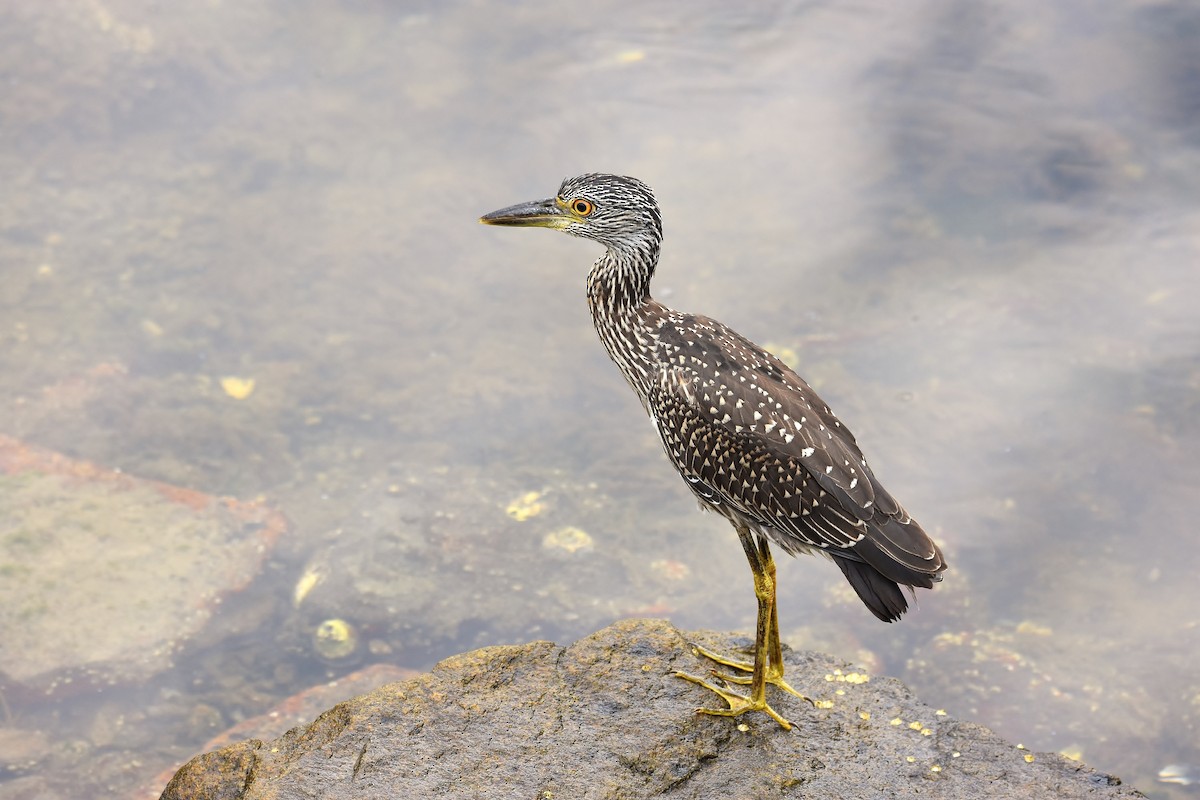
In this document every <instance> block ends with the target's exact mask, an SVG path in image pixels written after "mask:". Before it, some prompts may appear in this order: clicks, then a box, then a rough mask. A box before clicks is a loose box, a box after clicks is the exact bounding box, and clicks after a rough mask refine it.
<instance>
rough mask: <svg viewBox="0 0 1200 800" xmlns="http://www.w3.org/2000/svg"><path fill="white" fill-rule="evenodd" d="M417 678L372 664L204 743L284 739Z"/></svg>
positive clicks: (165, 777)
mask: <svg viewBox="0 0 1200 800" xmlns="http://www.w3.org/2000/svg"><path fill="white" fill-rule="evenodd" d="M416 674H417V673H415V672H414V671H413V670H411V669H403V668H401V667H396V666H392V665H391V664H372V665H371V666H369V667H364V668H363V669H360V670H358V671H357V672H352V673H350V674H349V675H343V676H342V677H340V678H338V679H337V680H335V681H329V682H328V683H322V684H319V685H317V686H312V687H310V688H308V689H305V690H304V691H302V692H299V693H298V694H295V695H293V696H291V697H289V698H287V699H285V700H283V701H282V702H280V703H279V704H277V705H276V706H275V707H274V708H272V709H270V710H268V711H266V712H264V713H262V714H259V715H258V716H256V717H251V718H250V719H246V720H243V721H241V722H239V723H238V724H236V725H234V726H233V727H232V728H229V729H227V730H225V731H224V732H222V733H220V734H219V735H217V736H215V737H214V738H212V739H209V740H208V742H207V743H205V745H204V749H205V750H216V749H218V748H223V749H222V750H221V752H225V750H228V749H229V746H230V745H234V744H236V743H238V742H242V741H245V740H247V739H254V738H257V739H269V738H273V737H276V736H282V735H283V734H284V732H285V731H287V730H289V729H291V728H294V727H296V726H297V725H302V724H305V723H307V722H310V721H311V720H313V719H316V717H317V716H318V715H320V713H321V712H322V711H324V710H325V709H326V708H328V707H329V706H330V705H331V704H333V703H338V702H341V701H343V700H347V699H349V698H351V697H353V696H355V695H358V694H362V693H364V692H368V691H371V690H372V689H377V688H379V687H380V686H383V685H384V684H387V683H395V682H396V681H401V680H405V679H408V678H412V677H414V676H415V675H416ZM0 734H3V730H0ZM2 743H3V736H0V744H2ZM0 765H3V759H0ZM179 766H180V764H179V762H175V764H174V765H173V766H171V767H170V769H168V770H167V771H166V772H165V774H162V775H159V776H158V778H157V779H156V780H155V781H154V782H153V783H149V784H148V785H147V786H146V787H145V788H144V789H143V790H142V791H140V792H138V793H137V794H136V795H135V796H136V797H154V796H155V795H156V794H157V793H158V792H159V790H160V789H161V788H162V787H163V786H164V785H165V784H166V783H167V782H168V781H170V780H171V776H172V775H174V773H175V772H176V770H177V769H178V768H179Z"/></svg>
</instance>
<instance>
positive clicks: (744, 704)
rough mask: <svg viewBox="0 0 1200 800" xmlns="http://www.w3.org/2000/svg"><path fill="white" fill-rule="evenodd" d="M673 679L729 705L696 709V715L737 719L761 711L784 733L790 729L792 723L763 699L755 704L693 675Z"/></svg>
mask: <svg viewBox="0 0 1200 800" xmlns="http://www.w3.org/2000/svg"><path fill="white" fill-rule="evenodd" d="M675 677H677V678H683V679H684V680H685V681H690V682H691V683H694V684H696V685H697V686H703V687H704V688H705V689H708V690H709V691H710V692H713V693H715V694H716V695H717V696H718V697H720V698H721V699H722V700H724V701H725V702H726V703H727V704H728V705H729V708H697V709H696V713H698V714H711V715H712V716H714V717H738V716H741V715H742V714H745V713H746V712H747V711H761V712H763V713H764V714H766V715H767V716H769V717H770V718H771V719H773V720H775V721H776V722H778V723H779V727H781V728H783V729H784V730H785V731H790V730H791V729H792V723H790V722H788V721H787V720H786V719H784V718H783V717H781V716H779V714H778V713H777V712H776V711H775V709H773V708H771V707H770V706H769V705H767V701H766V700H765V699H763V700H759V701H758V702H755V701H754V700H753V699H752V698H749V697H746V696H745V695H741V694H738V693H737V692H731V691H729V690H728V689H724V688H722V687H720V686H717V685H716V684H714V683H710V682H709V681H706V680H704V679H703V678H698V677H696V676H695V675H689V674H688V673H686V672H676V673H675Z"/></svg>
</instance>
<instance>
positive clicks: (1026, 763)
mask: <svg viewBox="0 0 1200 800" xmlns="http://www.w3.org/2000/svg"><path fill="white" fill-rule="evenodd" d="M689 642H697V643H700V644H703V645H705V646H708V647H710V648H713V649H716V650H723V651H731V650H732V649H733V648H734V647H735V646H736V642H735V641H734V639H733V638H731V637H729V636H722V635H718V634H711V633H692V634H683V633H681V632H679V631H678V630H676V629H675V628H673V627H671V626H670V625H669V624H667V623H665V622H661V621H657V620H625V621H623V622H619V623H617V624H615V625H612V626H610V627H608V628H605V629H603V630H601V631H599V632H597V633H595V634H593V635H591V636H589V637H587V638H585V639H582V640H580V641H578V642H576V643H575V644H573V645H571V646H569V647H559V646H557V645H554V644H552V643H549V642H534V643H531V644H527V645H522V646H501V647H488V648H484V649H481V650H476V651H473V652H469V653H465V654H463V655H459V656H454V657H452V658H449V659H446V660H444V661H442V662H441V663H440V664H438V665H437V666H436V667H435V668H434V669H433V671H432V672H430V673H427V674H424V675H421V676H418V677H416V678H413V679H411V680H407V681H404V682H401V683H394V684H389V685H386V686H383V687H381V688H379V689H377V690H375V691H372V692H370V693H368V694H365V695H361V696H359V697H356V698H354V699H353V700H350V701H347V702H345V703H341V704H340V705H337V706H335V707H333V708H332V709H330V710H328V711H327V712H325V713H324V714H322V715H321V716H320V717H318V718H317V719H316V720H315V721H314V722H312V723H311V724H309V725H306V726H302V727H298V728H295V729H293V730H290V731H288V732H287V733H286V734H284V735H283V736H280V737H278V738H276V739H274V740H271V741H269V742H263V741H261V740H247V741H243V742H239V743H237V744H234V745H232V746H230V747H227V748H225V749H222V750H218V751H215V752H210V753H207V754H204V755H201V756H198V757H197V758H195V759H193V760H192V761H191V762H189V763H188V764H187V765H185V766H184V767H183V768H182V769H180V770H179V772H178V773H176V775H175V776H174V778H172V780H171V782H170V783H169V784H168V786H167V788H166V789H165V791H164V792H163V794H162V798H163V800H185V799H186V800H192V798H200V797H206V798H207V797H221V798H230V800H255V799H256V798H281V797H317V796H319V797H323V798H330V799H331V800H338V799H339V798H385V797H386V798H390V797H398V796H403V797H453V798H457V797H499V796H504V797H546V798H549V797H570V798H613V797H630V798H633V797H662V796H668V795H669V796H670V797H672V798H711V797H781V796H797V797H799V796H803V797H806V798H845V797H917V796H920V797H934V798H939V797H946V798H949V797H953V798H1027V797H1045V796H1054V797H1058V798H1075V797H1079V798H1082V797H1089V798H1134V797H1142V795H1141V794H1140V793H1139V792H1137V791H1135V790H1133V789H1130V788H1128V787H1125V786H1122V785H1121V782H1120V780H1119V779H1117V778H1115V777H1113V776H1109V775H1102V774H1099V773H1097V772H1095V771H1094V770H1091V769H1089V768H1088V767H1086V766H1084V765H1082V764H1080V763H1078V762H1073V761H1069V760H1067V759H1065V758H1063V757H1061V756H1058V755H1055V754H1050V753H1032V752H1029V751H1027V750H1024V749H1022V748H1020V747H1018V746H1015V745H1013V744H1011V743H1008V742H1005V741H1004V740H1002V739H1001V738H1000V737H998V736H997V735H995V734H994V733H992V732H991V731H989V730H987V729H986V728H983V727H982V726H978V725H973V724H971V723H967V722H962V721H960V720H957V719H955V718H953V717H951V716H949V715H947V714H945V713H944V712H941V711H939V710H937V709H934V708H931V707H929V706H927V705H925V704H923V703H921V702H920V701H919V700H918V699H917V698H916V697H914V696H913V694H912V692H910V691H909V690H908V689H907V688H906V687H905V686H904V685H903V684H901V683H900V682H899V681H896V680H894V679H890V678H882V677H877V676H868V675H866V674H864V673H863V672H862V671H861V670H859V669H856V668H855V667H853V666H852V665H849V664H846V663H843V662H840V661H838V660H836V659H834V658H832V657H830V656H826V655H822V654H819V653H812V652H804V653H796V652H788V653H787V654H786V660H787V668H788V677H789V680H790V681H791V683H792V684H793V685H794V686H795V687H796V688H797V689H799V690H800V691H804V692H806V693H808V694H809V695H810V696H812V697H813V698H814V699H815V700H816V701H817V708H815V709H814V708H812V707H811V706H809V705H808V704H806V703H804V702H803V701H801V700H799V699H798V698H794V697H791V696H790V695H785V694H776V693H772V697H771V699H772V702H773V705H774V706H775V708H776V709H777V710H779V711H780V712H781V713H782V714H784V715H785V716H787V717H789V718H791V719H792V720H793V722H795V723H796V725H795V727H794V728H793V730H791V731H785V730H782V729H781V728H780V727H779V726H777V725H776V724H775V723H774V722H772V721H771V720H769V719H767V718H766V717H765V716H763V715H761V714H748V715H746V716H743V717H741V718H738V719H726V718H721V717H712V716H705V715H698V714H696V713H695V709H696V707H697V706H698V705H714V704H715V703H717V702H718V701H717V700H716V698H715V697H714V696H712V695H711V694H709V693H707V692H706V691H705V690H702V689H700V688H699V687H696V686H694V685H693V684H690V683H687V682H684V681H682V680H679V679H678V678H675V677H673V674H672V673H673V672H674V671H676V670H683V671H686V672H690V673H693V674H704V673H706V672H707V671H708V670H709V669H710V668H711V666H712V665H711V663H709V662H706V661H705V660H703V659H701V658H700V657H699V656H698V655H696V654H695V653H694V652H693V651H692V650H691V648H690V647H689Z"/></svg>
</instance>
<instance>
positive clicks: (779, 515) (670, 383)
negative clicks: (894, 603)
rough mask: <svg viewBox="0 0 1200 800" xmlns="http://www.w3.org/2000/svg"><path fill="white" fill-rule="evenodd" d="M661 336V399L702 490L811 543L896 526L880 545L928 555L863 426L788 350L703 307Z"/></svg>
mask: <svg viewBox="0 0 1200 800" xmlns="http://www.w3.org/2000/svg"><path fill="white" fill-rule="evenodd" d="M659 347H660V348H662V350H661V354H662V356H663V358H662V363H663V364H664V366H663V368H662V369H660V372H659V376H658V378H659V380H658V383H657V385H656V386H655V387H653V388H652V391H651V393H650V397H649V405H650V410H651V413H653V414H654V415H655V417H656V423H657V427H658V429H659V432H660V435H661V436H662V438H663V443H664V445H665V447H666V450H667V452H668V455H669V456H670V457H671V458H672V460H673V461H675V464H676V466H677V467H678V468H679V470H680V471H681V472H682V473H683V475H684V477H685V478H687V480H688V481H689V482H691V483H692V484H693V487H694V488H697V490H698V493H700V494H701V495H702V496H704V497H706V499H709V500H710V502H716V503H718V504H720V503H725V504H727V505H731V506H733V507H734V508H736V509H737V510H738V511H740V512H741V513H743V514H745V515H747V516H748V517H750V518H751V519H755V520H757V521H759V522H760V523H762V524H763V525H765V526H767V527H770V528H772V529H774V530H776V531H779V532H786V533H789V534H791V535H792V536H795V537H798V538H799V540H800V542H799V543H802V544H806V545H811V546H816V547H820V548H823V549H832V550H843V549H849V548H852V547H853V546H854V545H855V544H856V543H858V542H859V541H861V540H862V539H863V538H864V537H869V538H871V539H872V540H875V539H879V538H880V534H885V535H884V536H883V540H882V541H880V542H879V545H880V546H881V547H886V549H887V550H888V551H889V554H891V551H893V550H894V551H896V555H894V556H893V557H895V558H898V559H899V560H900V561H902V562H904V563H908V562H910V561H911V562H913V563H914V564H925V563H927V562H928V560H929V559H930V558H931V556H932V551H931V549H930V548H935V547H936V546H935V545H933V543H932V542H931V541H930V540H929V538H928V537H927V536H926V535H925V533H924V531H922V530H921V529H920V527H919V526H918V525H916V523H915V522H912V520H911V519H910V518H909V516H908V514H907V512H905V510H904V509H903V507H901V506H900V504H899V503H897V502H896V500H895V499H894V498H893V497H892V496H891V495H890V494H889V493H888V492H887V490H886V489H884V488H883V486H881V485H880V484H879V482H878V481H877V480H876V479H875V476H874V475H873V474H872V472H871V469H870V467H869V466H868V465H867V462H866V459H865V458H864V457H863V454H862V451H861V450H859V448H858V444H857V443H856V442H855V440H854V436H853V434H851V433H850V431H849V430H847V429H846V428H845V426H843V425H842V424H841V422H840V421H839V420H838V419H837V417H836V416H834V414H833V413H832V412H831V411H830V410H829V407H828V406H827V405H826V404H825V402H824V401H823V400H821V398H820V397H819V396H818V395H817V393H816V392H814V391H813V390H812V388H811V387H809V386H808V384H807V383H805V382H804V380H803V379H801V378H800V377H799V376H798V375H796V373H795V372H793V371H792V370H791V369H789V368H788V367H787V366H786V365H785V364H783V362H781V361H780V360H779V359H778V358H776V357H775V356H773V355H771V354H770V353H768V352H766V351H765V350H763V349H762V348H760V347H758V346H757V345H755V344H754V343H752V342H750V341H749V340H748V339H746V338H744V337H742V336H741V335H740V334H738V333H736V332H734V331H732V330H730V329H729V328H727V327H725V326H724V325H722V324H721V323H719V322H716V321H715V320H711V319H709V318H707V317H702V316H693V315H682V314H676V315H675V316H674V317H673V318H672V319H671V320H670V322H668V323H665V324H664V325H663V326H662V327H661V328H660V329H659ZM881 528H882V529H883V530H881ZM893 537H895V538H896V540H897V541H895V542H893V541H891V539H892V538H893ZM782 544H784V545H785V546H787V542H782ZM906 582H908V581H906Z"/></svg>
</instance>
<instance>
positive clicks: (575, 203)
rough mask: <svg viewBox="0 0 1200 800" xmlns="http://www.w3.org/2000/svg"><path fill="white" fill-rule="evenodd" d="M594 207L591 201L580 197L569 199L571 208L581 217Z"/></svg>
mask: <svg viewBox="0 0 1200 800" xmlns="http://www.w3.org/2000/svg"><path fill="white" fill-rule="evenodd" d="M594 208H595V206H593V205H592V201H590V200H584V199H583V198H582V197H576V198H575V199H574V200H572V201H571V210H572V211H574V212H575V213H576V214H578V215H579V216H581V217H586V216H587V215H588V214H590V213H592V211H593V209H594Z"/></svg>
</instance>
